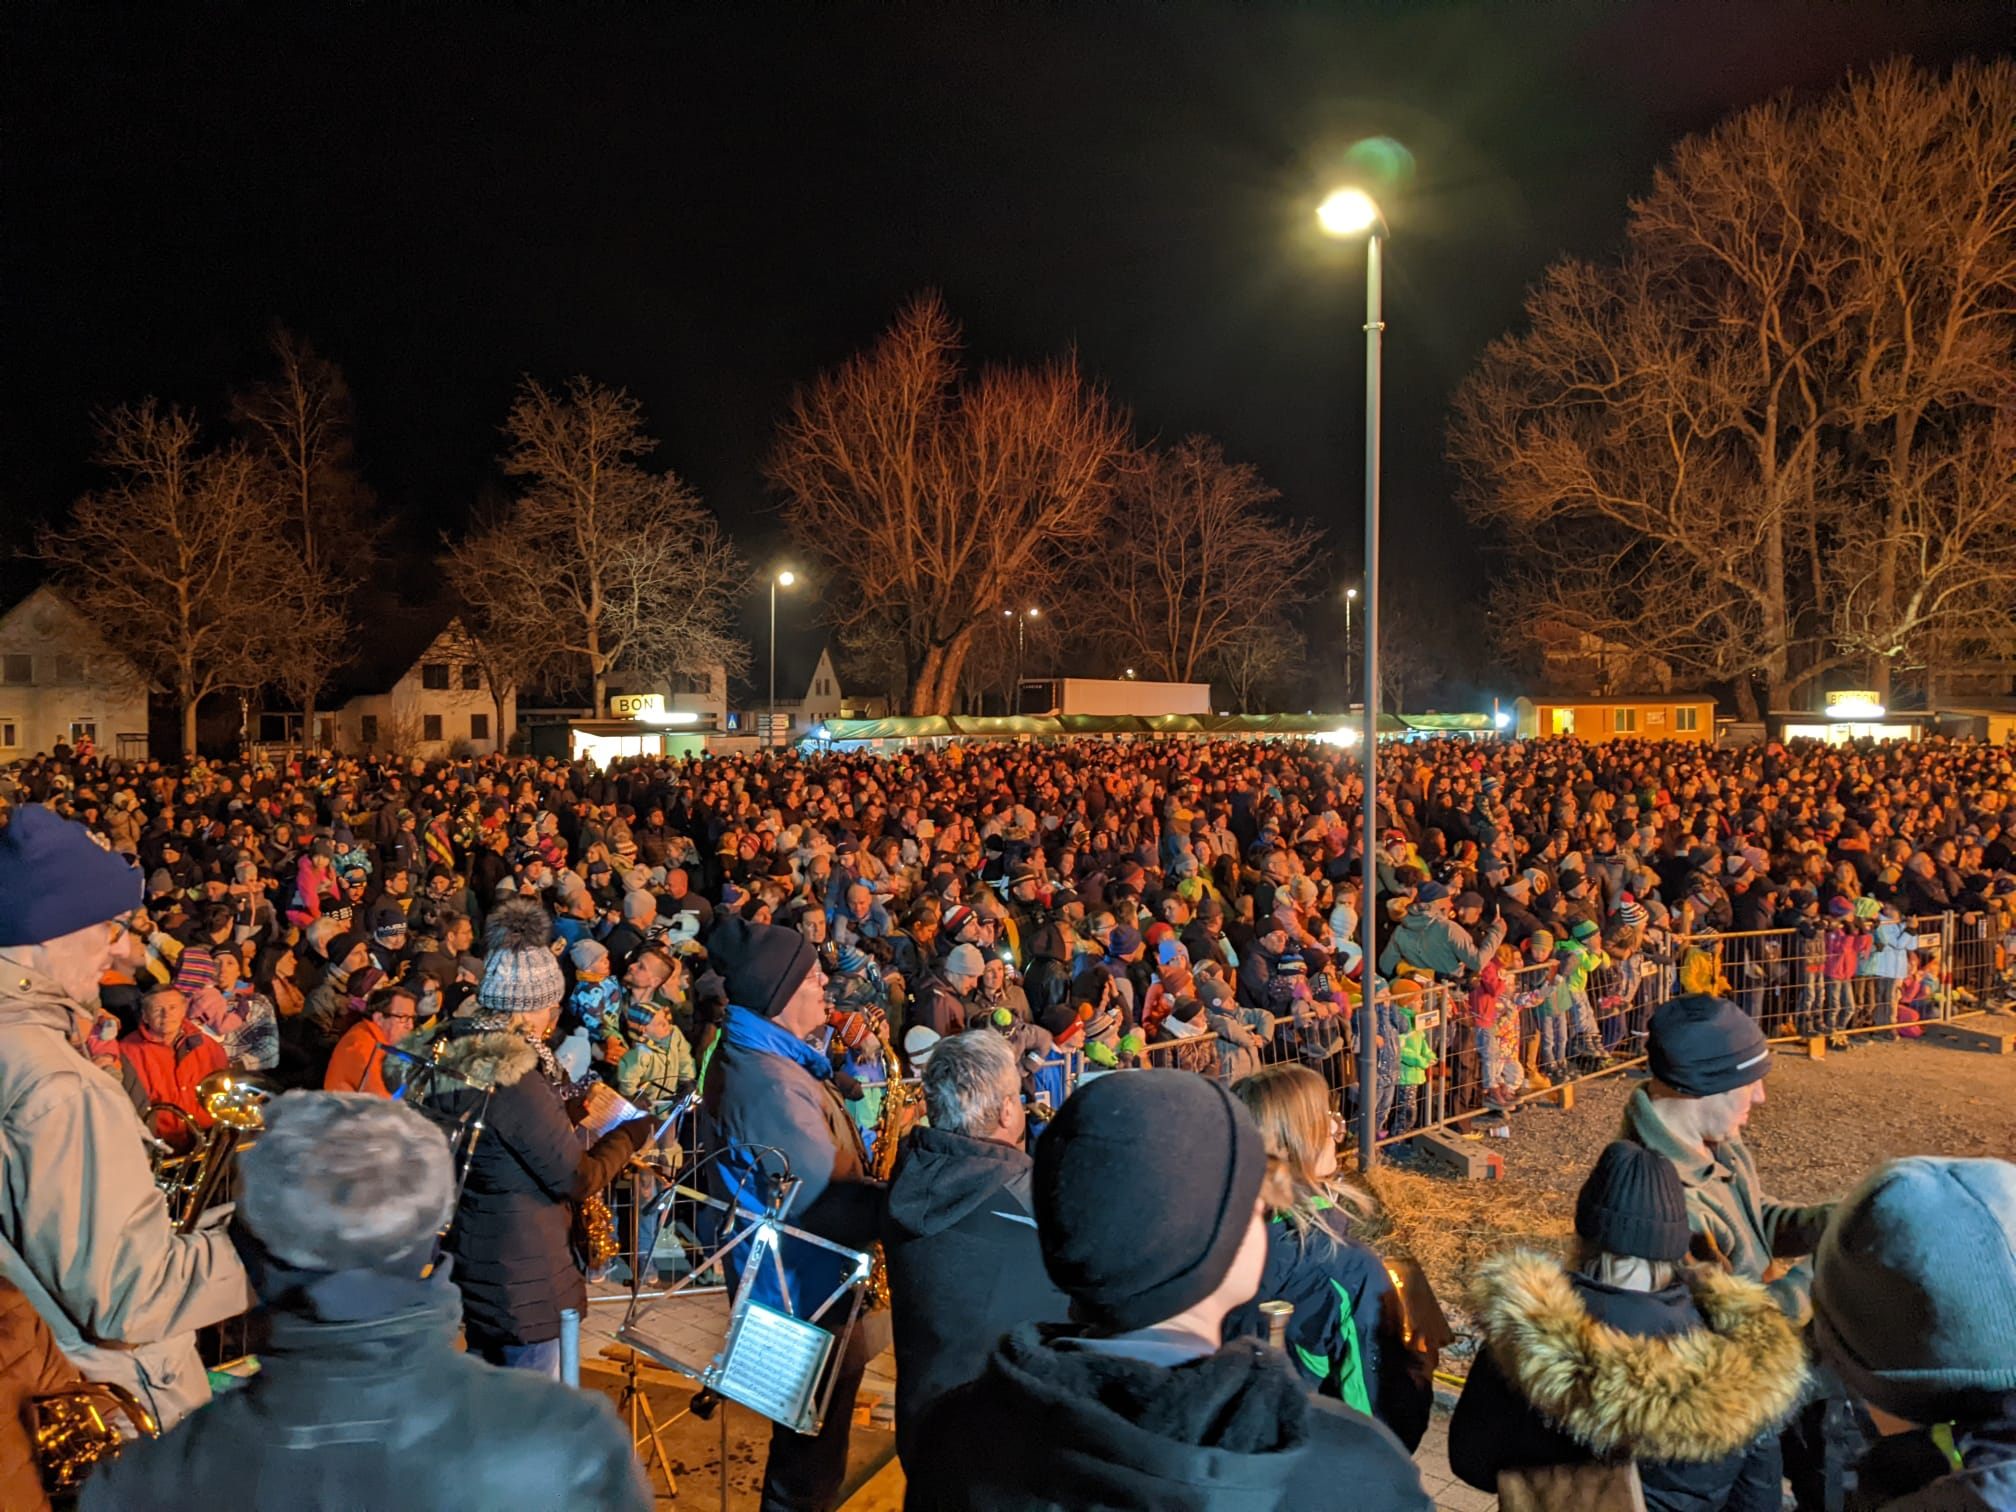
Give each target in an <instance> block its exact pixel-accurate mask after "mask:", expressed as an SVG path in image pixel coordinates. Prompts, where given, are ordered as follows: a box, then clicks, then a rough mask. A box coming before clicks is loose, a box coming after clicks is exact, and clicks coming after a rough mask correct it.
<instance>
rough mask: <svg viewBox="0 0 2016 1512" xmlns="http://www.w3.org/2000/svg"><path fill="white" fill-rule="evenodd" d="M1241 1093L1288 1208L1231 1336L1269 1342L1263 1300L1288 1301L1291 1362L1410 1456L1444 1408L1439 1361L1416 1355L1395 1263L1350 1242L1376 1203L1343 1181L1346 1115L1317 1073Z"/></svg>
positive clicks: (1286, 1075)
mask: <svg viewBox="0 0 2016 1512" xmlns="http://www.w3.org/2000/svg"><path fill="white" fill-rule="evenodd" d="M1232 1095H1233V1096H1234V1097H1236V1098H1238V1099H1239V1101H1240V1102H1241V1103H1243V1104H1244V1105H1245V1107H1246V1111H1247V1112H1248V1113H1250V1114H1251V1115H1252V1117H1253V1121H1254V1123H1256V1124H1257V1125H1259V1128H1260V1135H1261V1138H1262V1139H1263V1140H1264V1141H1265V1143H1266V1147H1267V1157H1268V1159H1269V1160H1270V1161H1273V1162H1275V1164H1276V1165H1277V1166H1278V1168H1279V1169H1280V1171H1281V1173H1282V1174H1283V1175H1284V1176H1285V1177H1286V1179H1287V1183H1288V1192H1287V1193H1286V1195H1287V1196H1288V1198H1289V1200H1288V1201H1287V1202H1286V1203H1285V1204H1284V1205H1282V1206H1279V1207H1276V1208H1275V1209H1274V1210H1273V1211H1272V1212H1271V1213H1270V1214H1269V1215H1268V1224H1267V1268H1266V1271H1265V1273H1264V1274H1263V1275H1262V1276H1261V1278H1260V1289H1259V1291H1258V1292H1256V1293H1255V1294H1254V1296H1253V1298H1252V1300H1251V1301H1249V1302H1246V1303H1244V1304H1242V1305H1241V1306H1239V1307H1238V1308H1236V1309H1235V1310H1234V1311H1233V1312H1232V1313H1231V1315H1230V1316H1229V1317H1227V1319H1226V1320H1225V1329H1226V1336H1227V1337H1228V1338H1231V1337H1237V1336H1239V1335H1242V1334H1244V1335H1249V1336H1251V1337H1254V1338H1265V1337H1266V1336H1267V1318H1266V1315H1265V1314H1264V1313H1262V1312H1261V1310H1260V1304H1261V1303H1263V1302H1287V1303H1290V1304H1291V1305H1292V1306H1293V1307H1294V1309H1295V1311H1294V1312H1293V1314H1291V1315H1290V1317H1289V1320H1288V1337H1287V1341H1286V1342H1287V1346H1288V1358H1289V1359H1290V1360H1291V1361H1292V1362H1293V1363H1294V1365H1295V1369H1296V1371H1297V1373H1298V1374H1300V1375H1301V1377H1302V1378H1303V1380H1304V1381H1305V1382H1306V1383H1307V1384H1308V1385H1309V1386H1310V1388H1311V1389H1312V1390H1315V1391H1317V1392H1320V1393H1321V1394H1322V1395H1324V1396H1327V1397H1333V1398H1335V1399H1336V1400H1338V1401H1341V1402H1343V1403H1344V1404H1345V1405H1346V1406H1347V1407H1355V1408H1356V1409H1357V1410H1358V1411H1360V1412H1364V1413H1369V1414H1371V1415H1372V1416H1374V1417H1376V1418H1378V1419H1379V1420H1380V1421H1381V1422H1382V1423H1384V1424H1385V1425H1386V1426H1387V1427H1389V1428H1391V1429H1392V1430H1393V1432H1394V1433H1395V1434H1396V1435H1397V1436H1398V1437H1399V1439H1400V1442H1401V1443H1402V1444H1403V1445H1405V1446H1406V1447H1407V1449H1408V1450H1409V1451H1410V1452H1411V1451H1412V1450H1413V1449H1414V1448H1416V1447H1417V1446H1418V1445H1419V1444H1420V1442H1421V1439H1422V1436H1423V1435H1424V1434H1425V1433H1426V1432H1427V1429H1428V1415H1429V1411H1430V1409H1431V1408H1432V1407H1433V1406H1434V1397H1435V1389H1434V1367H1435V1362H1434V1360H1433V1358H1432V1357H1430V1356H1429V1355H1427V1354H1424V1353H1422V1352H1421V1351H1419V1350H1416V1349H1413V1348H1411V1347H1409V1344H1408V1341H1407V1329H1406V1317H1405V1313H1404V1310H1403V1308H1402V1306H1401V1299H1400V1295H1399V1293H1398V1292H1397V1291H1396V1290H1395V1289H1394V1286H1393V1282H1392V1280H1391V1278H1390V1277H1389V1276H1388V1275H1387V1273H1386V1267H1385V1264H1384V1263H1383V1262H1382V1261H1381V1260H1380V1258H1379V1257H1378V1256H1377V1255H1376V1254H1374V1253H1373V1252H1372V1251H1371V1250H1370V1249H1368V1248H1367V1247H1366V1246H1365V1245H1363V1244H1360V1243H1359V1242H1358V1241H1357V1240H1356V1239H1354V1238H1353V1237H1352V1236H1351V1232H1350V1224H1351V1222H1352V1220H1353V1218H1354V1217H1362V1216H1363V1215H1365V1214H1366V1213H1367V1212H1369V1211H1370V1208H1371V1202H1370V1200H1369V1199H1368V1198H1366V1197H1365V1196H1364V1195H1363V1194H1362V1193H1360V1192H1357V1191H1355V1190H1353V1189H1352V1188H1351V1187H1350V1186H1348V1185H1347V1184H1346V1183H1345V1182H1344V1181H1343V1180H1342V1179H1341V1178H1340V1177H1339V1175H1338V1171H1339V1164H1338V1159H1337V1146H1338V1143H1339V1142H1340V1141H1341V1140H1342V1138H1343V1137H1344V1133H1345V1130H1344V1128H1343V1126H1342V1123H1343V1121H1342V1119H1340V1118H1339V1117H1338V1115H1336V1114H1335V1113H1333V1112H1331V1111H1330V1099H1329V1088H1328V1087H1327V1086H1326V1085H1325V1083H1324V1081H1323V1079H1322V1078H1321V1077H1320V1076H1318V1075H1316V1073H1315V1072H1313V1071H1311V1070H1309V1069H1308V1068H1307V1067H1306V1066H1297V1065H1292V1064H1283V1065H1278V1066H1269V1067H1267V1068H1266V1069H1264V1070H1262V1071H1260V1072H1257V1073H1256V1074H1254V1075H1253V1076H1249V1077H1247V1078H1246V1079H1245V1080H1243V1081H1240V1082H1235V1083H1234V1084H1233V1086H1232Z"/></svg>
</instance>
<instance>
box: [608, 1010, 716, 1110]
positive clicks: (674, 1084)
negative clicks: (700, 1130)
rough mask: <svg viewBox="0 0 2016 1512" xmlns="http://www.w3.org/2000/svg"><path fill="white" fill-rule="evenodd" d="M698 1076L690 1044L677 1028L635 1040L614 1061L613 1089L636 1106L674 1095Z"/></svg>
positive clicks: (645, 1105) (696, 1079)
mask: <svg viewBox="0 0 2016 1512" xmlns="http://www.w3.org/2000/svg"><path fill="white" fill-rule="evenodd" d="M699 1078H700V1068H699V1064H698V1063H697V1062H696V1061H695V1060H694V1059H693V1047H692V1046H691V1045H689V1044H687V1043H686V1036H685V1035H683V1034H681V1033H680V1032H679V1031H678V1030H677V1029H674V1030H673V1031H672V1032H671V1033H670V1034H668V1035H666V1036H665V1038H663V1039H662V1040H652V1039H638V1040H636V1041H635V1042H634V1043H633V1044H632V1045H631V1046H630V1049H629V1050H628V1051H627V1052H626V1053H625V1054H624V1056H623V1059H622V1060H620V1061H618V1062H617V1064H616V1090H617V1091H618V1092H621V1093H622V1094H623V1095H624V1096H625V1097H627V1098H629V1099H630V1101H632V1102H633V1103H636V1104H637V1105H638V1106H639V1107H649V1106H650V1105H651V1104H652V1103H654V1102H661V1101H664V1100H667V1099H669V1098H672V1097H674V1096H677V1095H679V1093H680V1092H682V1091H683V1090H684V1089H685V1088H688V1087H690V1086H692V1085H693V1083H694V1082H696V1081H698V1080H699ZM668 1089H669V1090H668Z"/></svg>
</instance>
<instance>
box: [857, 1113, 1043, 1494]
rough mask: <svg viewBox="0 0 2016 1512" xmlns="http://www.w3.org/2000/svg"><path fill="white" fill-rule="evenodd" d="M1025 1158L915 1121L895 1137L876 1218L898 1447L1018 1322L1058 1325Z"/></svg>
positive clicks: (904, 1449) (904, 1450)
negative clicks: (896, 1150) (885, 1195)
mask: <svg viewBox="0 0 2016 1512" xmlns="http://www.w3.org/2000/svg"><path fill="white" fill-rule="evenodd" d="M1033 1170H1034V1163H1033V1162H1032V1161H1031V1160H1030V1158H1029V1156H1028V1155H1027V1154H1025V1153H1024V1152H1023V1151H1021V1150H1019V1149H1016V1148H1015V1147H1014V1146H1012V1145H1005V1144H1001V1143H999V1142H998V1141H996V1140H991V1139H975V1138H973V1137H972V1136H970V1135H967V1134H955V1133H952V1132H951V1131H949V1130H945V1129H933V1128H929V1127H920V1128H918V1129H915V1130H913V1131H912V1132H911V1133H910V1135H909V1136H908V1137H907V1138H906V1139H905V1140H904V1142H903V1152H902V1154H901V1155H900V1156H899V1157H898V1161H897V1166H896V1175H895V1179H894V1180H893V1181H891V1182H890V1184H889V1207H888V1211H887V1213H886V1214H885V1216H884V1218H883V1221H882V1246H883V1253H884V1254H885V1255H886V1256H887V1257H888V1263H889V1297H890V1321H891V1323H892V1324H893V1326H894V1329H895V1335H896V1383H897V1384H896V1452H897V1454H898V1455H899V1456H900V1457H902V1458H903V1459H904V1461H905V1463H908V1462H909V1460H910V1459H911V1457H913V1456H914V1454H915V1452H916V1445H915V1442H914V1435H915V1433H916V1430H917V1424H918V1423H919V1422H920V1421H921V1420H922V1418H923V1416H924V1412H925V1409H926V1408H928V1407H929V1406H930V1405H931V1404H932V1403H933V1402H935V1401H937V1400H938V1398H939V1397H941V1396H943V1395H944V1394H945V1393H946V1392H947V1391H950V1390H951V1389H952V1388H953V1387H955V1386H961V1385H964V1384H965V1383H966V1382H968V1381H971V1380H974V1379H975V1378H977V1377H978V1376H979V1374H980V1371H981V1369H982V1367H984V1366H985V1365H986V1363H987V1356H988V1354H989V1353H991V1352H992V1350H993V1348H994V1342H995V1340H997V1339H999V1338H1000V1337H1001V1335H1002V1334H1004V1333H1006V1332H1007V1331H1008V1330H1009V1329H1011V1328H1013V1327H1014V1326H1015V1325H1017V1324H1018V1323H1062V1322H1064V1321H1065V1320H1066V1319H1068V1318H1069V1317H1070V1315H1071V1313H1070V1306H1071V1305H1070V1301H1069V1299H1068V1298H1066V1297H1065V1295H1064V1294H1063V1293H1062V1292H1060V1291H1059V1290H1057V1288H1056V1287H1055V1286H1054V1285H1052V1284H1051V1281H1050V1277H1049V1275H1048V1274H1047V1273H1046V1272H1045V1271H1044V1269H1043V1252H1042V1250H1041V1248H1040V1247H1039V1246H1038V1245H1037V1242H1036V1218H1035V1204H1034V1200H1033V1199H1032V1198H1031V1196H1030V1193H1029V1183H1030V1178H1031V1174H1032V1172H1033Z"/></svg>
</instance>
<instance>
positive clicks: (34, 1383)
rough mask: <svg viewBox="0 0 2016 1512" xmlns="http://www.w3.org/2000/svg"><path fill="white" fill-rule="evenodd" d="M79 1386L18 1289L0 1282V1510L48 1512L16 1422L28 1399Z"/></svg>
mask: <svg viewBox="0 0 2016 1512" xmlns="http://www.w3.org/2000/svg"><path fill="white" fill-rule="evenodd" d="M81 1385H83V1380H82V1378H81V1377H79V1376H78V1374H77V1372H76V1370H75V1369H73V1368H72V1366H71V1364H70V1362H69V1361H68V1360H66V1359H64V1358H63V1352H62V1351H61V1350H59V1349H58V1348H57V1347H56V1339H55V1336H54V1335H53V1334H51V1333H50V1332H49V1325H48V1324H46V1323H44V1322H43V1321H42V1319H41V1318H40V1317H38V1316H37V1315H36V1312H35V1309H34V1307H33V1306H32V1305H31V1304H30V1303H29V1301H28V1298H27V1297H26V1296H24V1295H23V1294H22V1291H21V1289H20V1288H19V1287H18V1286H13V1285H10V1284H9V1283H8V1282H6V1281H0V1507H7V1508H10V1509H18V1512H48V1508H49V1498H48V1497H46V1496H44V1495H43V1494H42V1477H41V1474H40V1472H39V1470H38V1469H37V1467H36V1464H35V1446H34V1444H33V1443H32V1442H31V1441H30V1440H29V1437H28V1427H27V1424H26V1423H25V1422H23V1421H22V1418H23V1415H24V1413H25V1412H26V1410H27V1406H28V1401H29V1399H30V1398H31V1397H38V1396H47V1395H48V1394H49V1393H50V1392H52V1391H67V1390H69V1389H71V1388H72V1387H76V1386H81Z"/></svg>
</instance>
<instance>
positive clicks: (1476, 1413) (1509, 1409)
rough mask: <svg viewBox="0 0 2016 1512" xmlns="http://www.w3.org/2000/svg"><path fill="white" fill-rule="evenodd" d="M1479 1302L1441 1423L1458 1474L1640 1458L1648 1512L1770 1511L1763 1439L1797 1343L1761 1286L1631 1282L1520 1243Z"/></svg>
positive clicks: (1771, 1489)
mask: <svg viewBox="0 0 2016 1512" xmlns="http://www.w3.org/2000/svg"><path fill="white" fill-rule="evenodd" d="M1473 1302H1474V1304H1475V1309H1476V1318H1477V1322H1478V1325H1479V1327H1480V1329H1481V1330H1482V1332H1483V1335H1484V1348H1482V1349H1481V1350H1479V1352H1478V1355H1477V1360H1476V1363H1475V1364H1474V1365H1473V1366H1472V1367H1471V1371H1470V1378H1469V1380H1468V1381H1467V1382H1466V1383H1465V1385H1464V1388H1463V1395H1462V1398H1461V1399H1460V1400H1459V1401H1458V1402H1457V1404H1456V1415H1455V1417H1454V1418H1453V1419H1451V1421H1450V1424H1449V1465H1450V1468H1451V1469H1452V1470H1454V1471H1455V1472H1456V1474H1457V1476H1458V1477H1460V1478H1461V1479H1462V1480H1463V1481H1465V1482H1466V1483H1468V1484H1469V1485H1472V1486H1475V1487H1476V1488H1477V1489H1478V1490H1480V1491H1492V1492H1495V1491H1496V1490H1497V1488H1498V1475H1499V1472H1501V1471H1504V1470H1517V1469H1533V1468H1537V1467H1541V1466H1547V1465H1574V1464H1586V1463H1621V1462H1623V1461H1625V1460H1633V1461H1636V1463H1637V1465H1638V1473H1639V1479H1640V1481H1641V1482H1642V1483H1643V1485H1644V1490H1645V1502H1646V1506H1647V1507H1648V1509H1651V1512H1716V1509H1720V1508H1723V1507H1744V1508H1755V1507H1769V1508H1776V1507H1777V1505H1778V1501H1779V1488H1778V1480H1779V1460H1778V1450H1777V1441H1776V1439H1775V1437H1772V1436H1771V1435H1772V1433H1773V1430H1775V1429H1776V1428H1777V1427H1778V1425H1779V1424H1780V1423H1781V1422H1783V1421H1784V1419H1785V1418H1787V1417H1788V1416H1789V1415H1790V1414H1791V1412H1792V1409H1793V1408H1794V1407H1795V1406H1796V1405H1797V1403H1798V1401H1799V1396H1800V1393H1801V1391H1802V1390H1803V1389H1804V1386H1805V1383H1806V1369H1805V1350H1804V1346H1803V1345H1802V1344H1801V1343H1800V1341H1799V1338H1798V1336H1797V1335H1796V1334H1795V1333H1793V1331H1792V1327H1791V1324H1790V1323H1789V1322H1787V1320H1786V1318H1785V1315H1784V1314H1783V1313H1782V1312H1781V1311H1779V1309H1778V1307H1777V1305H1776V1303H1775V1301H1774V1300H1773V1298H1772V1297H1771V1296H1770V1294H1769V1293H1767V1292H1766V1291H1765V1290H1764V1288H1763V1287H1761V1286H1758V1285H1756V1284H1755V1283H1753V1282H1749V1281H1745V1280H1742V1279H1741V1278H1739V1277H1735V1276H1729V1275H1724V1274H1722V1273H1721V1272H1719V1271H1709V1270H1698V1271H1690V1272H1687V1273H1685V1276H1684V1279H1682V1280H1676V1281H1674V1282H1673V1283H1672V1284H1671V1285H1670V1286H1667V1287H1666V1288H1664V1289H1663V1290H1660V1291H1656V1292H1634V1291H1626V1290H1623V1289H1621V1288H1618V1287H1612V1286H1606V1285H1604V1284H1603V1283H1601V1282H1597V1281H1592V1280H1590V1279H1589V1278H1588V1277H1585V1276H1581V1275H1576V1274H1571V1273H1569V1272H1568V1271H1566V1270H1564V1269H1563V1268H1562V1267H1561V1265H1560V1263H1559V1262H1558V1261H1556V1260H1553V1259H1550V1258H1548V1257H1545V1256H1542V1255H1535V1254H1530V1253H1516V1252H1515V1253H1512V1254H1505V1255H1498V1256H1495V1257H1494V1258H1492V1259H1491V1260H1489V1261H1487V1262H1485V1264H1484V1266H1483V1268H1482V1270H1481V1272H1480V1274H1479V1276H1478V1279H1477V1282H1476V1284H1475V1287H1474V1288H1473Z"/></svg>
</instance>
